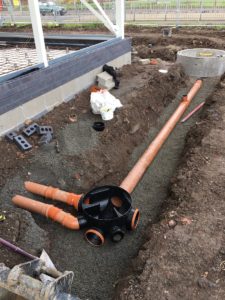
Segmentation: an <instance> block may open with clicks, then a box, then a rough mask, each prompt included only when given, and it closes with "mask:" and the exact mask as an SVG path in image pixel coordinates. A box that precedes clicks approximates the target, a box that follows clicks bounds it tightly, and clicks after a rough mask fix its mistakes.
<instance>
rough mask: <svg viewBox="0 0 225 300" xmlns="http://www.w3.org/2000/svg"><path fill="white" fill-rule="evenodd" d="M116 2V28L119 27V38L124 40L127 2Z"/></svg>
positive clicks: (117, 34) (118, 0)
mask: <svg viewBox="0 0 225 300" xmlns="http://www.w3.org/2000/svg"><path fill="white" fill-rule="evenodd" d="M115 1H116V26H117V33H116V36H117V37H122V39H124V20H125V1H124V0H115Z"/></svg>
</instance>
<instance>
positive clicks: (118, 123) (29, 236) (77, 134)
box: [0, 62, 217, 300]
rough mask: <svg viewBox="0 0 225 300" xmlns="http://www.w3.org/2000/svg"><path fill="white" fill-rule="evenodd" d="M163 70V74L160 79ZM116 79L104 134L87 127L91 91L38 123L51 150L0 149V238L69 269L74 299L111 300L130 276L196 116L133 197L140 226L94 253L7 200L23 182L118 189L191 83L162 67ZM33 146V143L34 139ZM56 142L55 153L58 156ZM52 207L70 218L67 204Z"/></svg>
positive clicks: (129, 69)
mask: <svg viewBox="0 0 225 300" xmlns="http://www.w3.org/2000/svg"><path fill="white" fill-rule="evenodd" d="M162 67H163V68H168V69H169V72H168V73H167V74H161V73H159V72H158V69H159V68H162ZM120 73H121V74H120V75H121V84H120V89H119V90H115V91H113V94H114V95H115V96H117V97H118V98H119V99H120V100H121V102H122V104H123V108H121V109H120V110H118V111H117V112H116V115H115V118H114V119H113V120H112V121H110V122H107V123H106V129H105V131H103V132H102V133H97V132H95V131H94V130H93V129H92V124H93V122H94V121H96V120H99V118H98V117H97V116H94V115H92V113H91V112H90V109H89V94H90V93H89V91H85V92H83V93H81V94H80V95H79V96H77V97H76V98H75V99H74V100H73V101H71V102H70V103H66V104H63V105H61V106H60V107H58V108H56V109H54V111H52V112H51V113H49V114H48V115H47V116H45V117H44V118H42V119H41V120H39V121H38V123H40V124H46V125H52V126H53V127H54V130H55V140H54V141H53V142H52V143H51V144H48V145H45V146H41V147H40V146H36V147H34V149H33V150H32V152H31V153H30V154H25V155H24V154H21V153H19V152H18V150H17V149H16V148H15V146H14V145H9V144H7V143H6V142H4V141H2V142H1V143H0V151H1V152H3V151H4V153H5V160H4V161H2V162H0V169H1V171H2V172H1V175H0V184H1V187H2V189H1V192H0V199H1V202H0V208H1V210H2V211H4V214H5V215H6V222H3V223H2V224H3V225H2V226H0V235H1V236H3V237H5V238H8V239H9V240H11V241H14V242H15V243H16V244H18V245H19V246H22V247H23V248H24V249H26V250H27V251H29V252H31V253H33V254H38V253H39V252H40V250H41V249H42V248H43V247H44V248H45V249H46V250H47V251H48V253H49V255H50V256H51V258H52V260H53V261H54V263H55V264H56V266H57V267H58V269H59V270H72V271H74V273H75V278H74V284H73V293H74V294H76V295H77V296H79V297H80V298H81V299H91V300H92V299H93V300H95V299H111V298H112V297H113V295H114V290H115V286H116V284H117V282H118V281H119V280H120V279H121V278H122V277H124V276H125V275H126V274H129V272H130V266H131V260H132V259H133V258H134V257H135V256H136V255H137V253H138V251H139V249H140V247H141V245H142V244H143V243H144V241H145V239H146V236H145V232H146V228H147V226H148V225H149V224H150V223H152V222H155V221H156V220H157V217H158V215H159V213H160V209H161V206H162V204H163V202H164V201H165V199H166V198H167V196H168V187H169V185H170V179H171V178H172V176H173V175H174V173H175V170H176V168H177V166H178V164H179V161H180V159H181V156H182V152H183V148H184V144H185V137H186V134H187V132H188V131H189V129H190V127H191V126H192V125H193V124H194V123H195V122H196V121H197V120H198V115H197V114H196V115H195V116H193V117H192V118H191V119H190V120H189V121H188V122H186V123H184V124H181V123H179V124H178V125H177V127H176V129H175V130H174V132H173V133H172V134H171V136H170V138H169V140H168V141H167V142H166V144H165V145H164V147H163V149H162V150H161V151H160V153H159V155H158V156H157V158H156V159H155V161H154V162H153V164H152V165H151V167H150V168H149V170H148V171H147V173H146V174H145V176H144V178H143V179H142V181H141V182H140V184H139V185H138V186H137V188H136V189H135V191H134V192H133V193H132V199H133V203H134V207H138V208H139V209H140V214H141V220H140V224H139V226H138V228H137V230H136V231H134V232H133V233H127V234H126V235H125V238H124V240H123V241H122V242H120V243H118V244H113V243H112V242H110V241H108V240H107V242H106V243H105V245H104V246H102V247H101V248H93V247H91V246H90V245H88V244H87V243H86V241H85V240H84V238H83V231H80V232H73V231H69V230H68V229H65V228H63V227H61V226H60V225H58V224H55V223H53V222H51V221H49V220H47V219H45V218H43V217H41V216H37V215H34V214H33V215H32V216H33V218H34V220H35V222H36V223H35V222H34V221H33V218H32V217H31V215H30V213H27V212H24V211H23V210H20V209H15V208H14V207H13V206H12V204H11V197H12V196H13V195H14V194H15V193H18V194H23V195H24V194H26V193H25V191H24V188H23V182H24V181H25V180H31V181H36V182H39V183H43V184H50V185H53V186H58V187H60V188H62V189H64V190H67V191H73V192H76V193H82V192H87V191H89V190H90V189H91V188H93V187H96V186H101V185H105V184H115V185H119V184H120V182H121V181H122V180H123V178H124V176H126V174H127V173H128V171H129V170H130V168H131V167H132V166H133V165H134V163H135V162H136V160H137V159H138V157H139V156H140V155H141V154H142V152H143V151H144V150H145V148H146V147H147V145H148V144H149V142H150V141H151V140H152V139H153V138H154V137H155V135H156V134H157V132H158V131H159V130H160V128H161V127H162V125H163V124H164V123H165V121H166V120H167V119H168V118H169V116H170V115H171V114H172V113H173V111H174V110H175V108H176V107H177V105H178V104H179V102H180V99H181V98H182V96H183V95H184V94H186V93H187V91H188V90H189V88H190V87H191V86H192V84H193V82H194V81H195V80H194V79H189V78H187V77H186V76H185V75H184V73H183V71H182V69H181V68H180V67H179V66H172V65H171V63H165V62H162V63H160V65H157V66H151V65H147V66H141V65H139V64H137V63H135V64H133V65H132V66H125V67H124V68H123V69H122V70H121V71H120ZM216 82H217V79H213V80H212V79H210V80H207V79H206V80H204V82H203V87H202V88H201V90H200V92H199V93H198V94H197V96H196V98H195V99H194V101H193V103H192V105H191V107H190V108H189V111H190V110H191V109H193V107H195V106H196V105H197V104H199V103H200V102H202V101H203V100H205V99H206V98H207V97H208V96H209V95H210V94H211V93H212V92H213V90H214V87H215V84H216ZM71 116H72V118H71ZM71 120H72V121H71ZM32 142H33V144H35V145H37V139H36V137H34V138H32ZM56 142H57V145H59V151H56V148H55V144H56ZM29 196H30V197H31V198H33V199H37V200H41V201H45V202H46V203H51V202H50V201H47V200H44V199H43V198H39V197H37V196H33V195H31V194H29ZM53 203H54V204H55V205H57V206H58V207H61V208H63V209H65V210H67V211H70V212H72V213H74V211H73V209H71V208H68V207H66V206H65V205H62V204H59V203H57V202H53ZM15 220H16V222H15ZM36 224H37V225H38V226H39V227H37V225H36ZM6 228H7V230H6ZM40 228H41V229H40ZM0 254H1V257H2V262H4V263H6V264H8V265H9V266H13V265H14V264H15V263H18V262H21V261H22V259H21V258H18V256H15V254H13V253H9V252H8V251H7V250H5V249H3V248H0Z"/></svg>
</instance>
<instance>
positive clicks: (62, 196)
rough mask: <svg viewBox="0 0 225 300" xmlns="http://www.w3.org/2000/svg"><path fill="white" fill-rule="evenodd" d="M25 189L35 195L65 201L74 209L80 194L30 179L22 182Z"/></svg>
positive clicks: (76, 206)
mask: <svg viewBox="0 0 225 300" xmlns="http://www.w3.org/2000/svg"><path fill="white" fill-rule="evenodd" d="M24 185H25V189H26V190H27V191H29V192H31V193H34V194H36V195H40V196H43V197H45V198H49V199H52V200H58V201H62V202H65V203H67V204H69V205H72V206H74V207H75V208H76V209H78V204H79V201H80V198H81V196H82V195H76V194H73V193H68V192H65V191H61V190H60V189H57V188H54V187H51V186H45V185H42V184H38V183H35V182H31V181H26V182H25V183H24Z"/></svg>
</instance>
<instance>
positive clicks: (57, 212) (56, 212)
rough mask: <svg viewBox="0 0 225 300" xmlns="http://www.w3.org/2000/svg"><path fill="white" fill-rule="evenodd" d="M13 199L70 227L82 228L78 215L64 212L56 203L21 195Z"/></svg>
mask: <svg viewBox="0 0 225 300" xmlns="http://www.w3.org/2000/svg"><path fill="white" fill-rule="evenodd" d="M12 201H13V203H14V204H15V205H17V206H19V207H21V208H24V209H26V210H29V211H30V212H35V213H38V214H41V215H43V216H45V217H47V218H50V219H52V220H54V221H56V222H58V223H60V224H62V225H63V226H65V227H67V228H69V229H73V230H79V229H80V224H79V221H78V219H77V218H76V217H74V216H72V215H71V214H69V213H66V212H64V211H63V210H62V209H60V208H58V207H55V206H54V205H49V204H45V203H42V202H39V201H35V200H32V199H30V198H27V197H23V196H19V195H16V196H14V197H13V198H12Z"/></svg>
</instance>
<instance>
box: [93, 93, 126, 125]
mask: <svg viewBox="0 0 225 300" xmlns="http://www.w3.org/2000/svg"><path fill="white" fill-rule="evenodd" d="M90 103H91V109H92V112H93V113H94V114H100V115H101V117H102V119H103V120H104V121H108V120H112V119H113V114H114V111H115V109H116V108H119V107H122V106H123V105H122V104H121V102H120V100H119V99H117V98H115V97H114V96H113V95H112V94H110V93H109V91H107V90H100V91H98V92H93V93H91V100H90Z"/></svg>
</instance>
